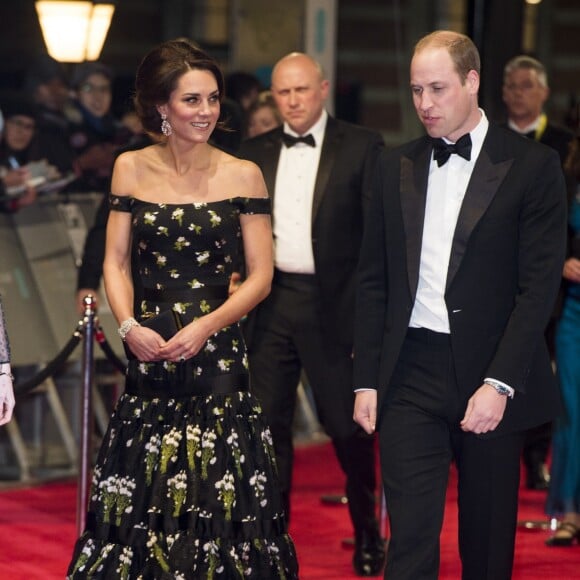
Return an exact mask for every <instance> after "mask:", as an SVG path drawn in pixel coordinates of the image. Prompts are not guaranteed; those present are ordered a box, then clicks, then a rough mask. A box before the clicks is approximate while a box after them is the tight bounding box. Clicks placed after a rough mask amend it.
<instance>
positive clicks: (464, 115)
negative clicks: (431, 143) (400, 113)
mask: <svg viewBox="0 0 580 580" xmlns="http://www.w3.org/2000/svg"><path fill="white" fill-rule="evenodd" d="M478 90H479V75H478V73H477V71H475V70H470V71H469V72H468V73H467V75H466V78H465V80H464V81H463V82H462V79H461V77H460V76H459V73H458V72H457V69H456V68H455V65H454V63H453V60H452V59H451V56H450V55H449V52H448V50H447V49H446V48H444V47H437V46H427V47H425V48H424V49H422V50H421V51H419V52H417V53H415V55H414V56H413V59H412V61H411V92H412V94H413V104H414V105H415V109H416V111H417V115H418V116H419V119H420V121H421V123H423V126H424V127H425V130H426V131H427V133H428V134H429V135H430V136H431V137H446V138H447V139H449V141H452V142H455V141H457V140H458V139H459V138H460V137H462V136H463V135H465V133H468V132H469V131H471V130H472V129H474V128H475V127H476V126H477V123H479V120H480V118H481V114H480V112H479V109H478V105H477V92H478Z"/></svg>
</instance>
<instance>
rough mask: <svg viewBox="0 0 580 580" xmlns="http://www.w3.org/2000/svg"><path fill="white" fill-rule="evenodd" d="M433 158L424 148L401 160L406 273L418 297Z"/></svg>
mask: <svg viewBox="0 0 580 580" xmlns="http://www.w3.org/2000/svg"><path fill="white" fill-rule="evenodd" d="M430 155H431V148H430V147H428V146H425V147H424V148H423V150H422V151H421V152H420V153H419V155H418V156H416V157H415V158H414V159H411V158H409V157H402V158H401V176H400V190H401V210H402V212H403V227H404V230H405V241H406V248H407V274H408V277H409V289H410V291H411V295H412V296H415V293H416V291H417V284H418V282H419V264H420V262H421V241H422V238H423V222H424V220H425V202H426V199H427V181H428V178H429V162H430Z"/></svg>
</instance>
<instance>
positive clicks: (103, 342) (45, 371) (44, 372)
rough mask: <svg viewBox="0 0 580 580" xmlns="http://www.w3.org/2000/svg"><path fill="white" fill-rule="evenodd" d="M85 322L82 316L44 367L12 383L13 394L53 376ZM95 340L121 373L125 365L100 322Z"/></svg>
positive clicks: (25, 391) (23, 392) (74, 345)
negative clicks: (34, 373)
mask: <svg viewBox="0 0 580 580" xmlns="http://www.w3.org/2000/svg"><path fill="white" fill-rule="evenodd" d="M86 324H87V321H86V320H85V319H84V318H83V319H81V320H80V321H79V323H78V325H77V327H76V329H75V331H74V332H73V334H72V336H71V337H70V339H69V340H68V342H67V343H66V344H65V345H64V347H63V349H62V350H61V351H60V352H59V353H58V354H57V355H56V356H55V357H54V358H53V359H52V360H51V361H50V362H49V363H48V364H47V365H46V366H45V367H43V368H42V369H41V370H40V371H39V372H38V373H37V374H36V375H34V376H33V377H31V378H30V379H28V380H26V381H24V382H23V383H19V384H15V385H14V395H15V397H16V398H17V399H18V398H20V397H23V396H24V395H26V394H28V393H29V392H30V391H32V390H33V389H35V388H36V387H38V386H39V385H40V384H42V383H43V382H44V381H45V380H46V379H47V378H48V377H51V376H54V375H55V374H56V373H57V372H58V371H59V370H60V369H61V368H62V367H63V366H64V363H65V362H66V361H67V360H68V358H69V357H70V356H71V354H72V353H73V352H74V350H75V349H76V348H77V346H78V345H79V344H80V342H81V340H82V339H83V337H84V336H85V328H86ZM95 340H96V341H97V343H98V345H99V347H100V348H101V350H102V351H103V353H104V354H105V356H106V358H107V360H108V361H109V362H111V363H112V364H113V365H114V366H115V367H116V368H117V369H118V370H119V371H120V372H121V373H123V374H124V373H125V369H126V365H125V363H124V362H123V361H122V360H121V359H120V358H119V357H118V356H117V354H116V353H115V351H114V350H113V349H112V347H111V345H110V344H109V342H108V340H107V337H106V336H105V333H104V331H103V328H102V327H101V325H100V324H98V322H97V324H96V332H95Z"/></svg>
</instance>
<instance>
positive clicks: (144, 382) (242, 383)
mask: <svg viewBox="0 0 580 580" xmlns="http://www.w3.org/2000/svg"><path fill="white" fill-rule="evenodd" d="M141 364H143V363H141V362H140V361H138V360H135V359H133V360H130V361H129V364H128V365H127V376H126V381H125V393H127V394H128V395H136V396H139V397H144V398H147V399H175V398H179V397H207V396H209V395H231V394H234V393H237V392H240V391H247V390H249V383H250V381H249V379H248V375H247V374H244V373H236V374H230V375H217V376H213V377H203V376H197V377H196V376H194V370H195V366H196V365H195V364H194V362H193V361H192V360H188V361H184V362H177V363H173V364H174V365H175V369H174V370H173V371H172V372H169V371H168V370H167V369H165V368H163V366H162V364H161V363H159V364H155V365H153V366H152V367H150V370H149V374H144V373H142V372H140V370H139V365H141Z"/></svg>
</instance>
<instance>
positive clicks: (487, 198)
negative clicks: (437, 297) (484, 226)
mask: <svg viewBox="0 0 580 580" xmlns="http://www.w3.org/2000/svg"><path fill="white" fill-rule="evenodd" d="M512 163H513V159H507V160H505V161H501V162H500V163H496V164H494V163H493V162H492V161H491V159H490V157H489V155H488V154H487V151H486V150H485V148H484V149H482V150H481V153H480V154H479V158H478V159H477V162H476V164H475V167H474V169H473V173H472V174H471V179H470V180H469V185H468V186H467V191H466V192H465V197H464V198H463V203H462V204H461V210H460V211H459V217H458V219H457V226H456V228H455V234H454V236H453V244H452V246H451V256H450V258H449V269H448V271H447V282H446V288H449V286H451V283H452V282H453V278H454V277H455V274H457V270H458V269H459V265H460V264H461V260H462V259H463V256H464V255H465V250H466V248H467V243H468V241H469V236H471V233H472V232H473V230H474V228H475V226H476V225H477V223H478V222H479V220H480V219H481V217H482V216H483V214H484V213H485V212H486V210H487V208H488V207H489V204H490V203H491V202H492V200H493V198H494V196H495V194H496V193H497V190H498V189H499V186H500V185H501V183H502V181H503V180H504V178H505V176H506V174H507V172H508V171H509V169H510V167H511V165H512Z"/></svg>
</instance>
